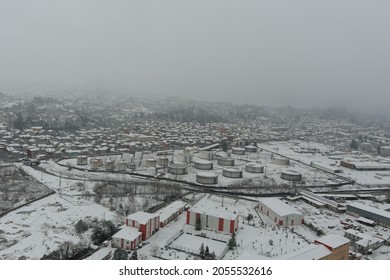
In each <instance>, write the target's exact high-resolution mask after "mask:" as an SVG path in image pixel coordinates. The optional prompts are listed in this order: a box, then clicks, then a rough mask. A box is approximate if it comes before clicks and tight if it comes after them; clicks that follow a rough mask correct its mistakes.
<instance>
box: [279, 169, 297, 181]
mask: <svg viewBox="0 0 390 280" xmlns="http://www.w3.org/2000/svg"><path fill="white" fill-rule="evenodd" d="M280 178H282V179H284V180H287V181H294V182H298V181H301V180H302V174H301V173H300V172H298V171H296V170H292V169H287V170H283V171H282V172H281V174H280Z"/></svg>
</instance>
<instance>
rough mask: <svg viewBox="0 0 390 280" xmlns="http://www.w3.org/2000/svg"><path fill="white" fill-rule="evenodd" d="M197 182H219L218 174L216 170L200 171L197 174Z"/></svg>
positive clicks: (207, 183)
mask: <svg viewBox="0 0 390 280" xmlns="http://www.w3.org/2000/svg"><path fill="white" fill-rule="evenodd" d="M196 182H197V183H199V184H206V185H209V184H217V183H218V174H215V173H214V172H199V173H197V174H196Z"/></svg>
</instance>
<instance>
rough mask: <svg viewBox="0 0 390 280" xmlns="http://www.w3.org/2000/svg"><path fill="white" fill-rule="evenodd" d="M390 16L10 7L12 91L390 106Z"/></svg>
mask: <svg viewBox="0 0 390 280" xmlns="http://www.w3.org/2000/svg"><path fill="white" fill-rule="evenodd" d="M389 12H390V1H388V0H383V1H379V0H370V1H369V0H364V1H363V0H349V1H347V0H345V1H344V0H321V1H320V0H318V1H313V0H306V1H303V0H294V1H291V0H285V1H282V0H279V1H274V0H269V1H263V0H253V1H251V0H235V1H231V0H138V1H132V0H110V1H109V0H105V1H103V0H66V1H64V0H34V1H31V0H1V1H0V91H1V88H2V86H3V87H10V86H16V85H17V86H20V85H22V86H24V85H28V84H35V85H36V84H38V85H40V86H42V87H45V86H50V85H53V84H60V85H63V86H64V87H67V86H74V85H77V84H91V83H94V82H97V83H100V84H102V85H106V86H108V87H110V86H120V87H125V88H128V89H129V90H130V91H129V92H137V91H147V92H150V93H156V94H164V95H172V96H181V97H183V98H194V99H202V100H210V101H215V100H226V101H232V102H240V103H255V104H264V105H278V106H283V105H287V104H291V105H303V106H321V105H324V106H328V105H332V104H338V103H340V104H347V105H348V104H349V103H350V102H352V103H353V104H354V105H356V107H358V108H361V107H364V106H367V108H368V109H370V110H376V109H377V110H384V109H385V108H386V107H387V106H388V104H390V17H389Z"/></svg>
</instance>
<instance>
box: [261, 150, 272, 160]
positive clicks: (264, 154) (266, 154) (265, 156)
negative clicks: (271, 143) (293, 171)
mask: <svg viewBox="0 0 390 280" xmlns="http://www.w3.org/2000/svg"><path fill="white" fill-rule="evenodd" d="M259 157H260V158H263V159H272V153H270V152H266V151H263V152H260V153H259Z"/></svg>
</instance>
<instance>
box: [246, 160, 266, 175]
mask: <svg viewBox="0 0 390 280" xmlns="http://www.w3.org/2000/svg"><path fill="white" fill-rule="evenodd" d="M245 171H246V172H249V173H263V172H264V166H262V165H261V164H258V163H255V162H248V163H247V164H245Z"/></svg>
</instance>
